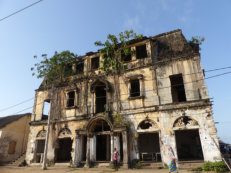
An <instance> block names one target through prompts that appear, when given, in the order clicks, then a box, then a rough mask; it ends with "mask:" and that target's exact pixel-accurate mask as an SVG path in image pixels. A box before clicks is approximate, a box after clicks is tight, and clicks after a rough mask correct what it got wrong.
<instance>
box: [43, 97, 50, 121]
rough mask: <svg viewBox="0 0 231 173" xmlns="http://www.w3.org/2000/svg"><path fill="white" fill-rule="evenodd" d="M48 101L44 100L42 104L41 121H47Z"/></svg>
mask: <svg viewBox="0 0 231 173" xmlns="http://www.w3.org/2000/svg"><path fill="white" fill-rule="evenodd" d="M50 106H51V104H50V100H45V101H44V103H43V114H42V120H47V119H48V115H49V112H50Z"/></svg>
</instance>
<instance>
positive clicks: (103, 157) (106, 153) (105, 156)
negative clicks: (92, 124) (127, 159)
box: [96, 135, 111, 161]
mask: <svg viewBox="0 0 231 173" xmlns="http://www.w3.org/2000/svg"><path fill="white" fill-rule="evenodd" d="M110 144H111V141H110V135H97V136H96V160H97V161H110V158H111V145H110Z"/></svg>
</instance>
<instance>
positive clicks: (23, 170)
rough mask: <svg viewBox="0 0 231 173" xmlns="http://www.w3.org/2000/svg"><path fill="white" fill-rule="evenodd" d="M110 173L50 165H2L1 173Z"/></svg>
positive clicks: (132, 172) (131, 172) (161, 172)
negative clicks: (46, 166) (45, 168)
mask: <svg viewBox="0 0 231 173" xmlns="http://www.w3.org/2000/svg"><path fill="white" fill-rule="evenodd" d="M63 172H68V173H110V172H115V171H114V170H113V169H108V168H89V169H86V168H67V167H49V168H48V169H47V170H42V169H41V168H40V167H8V166H0V173H63ZM117 172H119V173H125V172H126V173H127V172H128V173H138V172H139V173H141V172H144V173H168V169H120V170H119V171H117ZM179 172H180V173H190V172H189V171H186V170H180V171H179Z"/></svg>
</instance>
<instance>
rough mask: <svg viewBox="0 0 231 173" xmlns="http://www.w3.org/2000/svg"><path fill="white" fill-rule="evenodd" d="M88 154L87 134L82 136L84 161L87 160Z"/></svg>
mask: <svg viewBox="0 0 231 173" xmlns="http://www.w3.org/2000/svg"><path fill="white" fill-rule="evenodd" d="M86 154H87V136H82V159H81V160H82V161H86Z"/></svg>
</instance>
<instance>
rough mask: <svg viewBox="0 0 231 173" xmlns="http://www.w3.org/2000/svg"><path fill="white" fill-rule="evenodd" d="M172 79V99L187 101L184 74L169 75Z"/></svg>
mask: <svg viewBox="0 0 231 173" xmlns="http://www.w3.org/2000/svg"><path fill="white" fill-rule="evenodd" d="M169 78H170V81H171V91H172V101H173V102H185V101H186V96H185V89H184V81H183V77H182V74H177V75H172V76H169Z"/></svg>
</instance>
